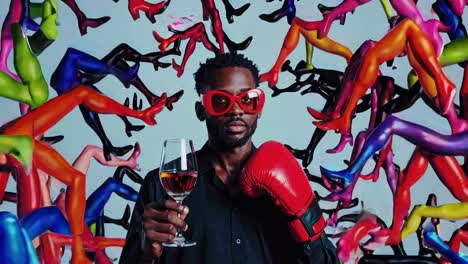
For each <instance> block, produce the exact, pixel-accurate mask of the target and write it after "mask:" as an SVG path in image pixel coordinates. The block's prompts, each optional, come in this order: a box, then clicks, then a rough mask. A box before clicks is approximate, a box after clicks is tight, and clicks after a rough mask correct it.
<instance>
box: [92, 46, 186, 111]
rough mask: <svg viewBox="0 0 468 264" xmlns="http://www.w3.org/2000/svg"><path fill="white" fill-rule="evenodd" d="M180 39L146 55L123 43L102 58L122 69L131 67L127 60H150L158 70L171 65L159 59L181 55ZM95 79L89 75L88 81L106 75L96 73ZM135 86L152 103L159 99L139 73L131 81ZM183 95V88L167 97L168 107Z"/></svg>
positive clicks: (170, 108) (96, 79)
mask: <svg viewBox="0 0 468 264" xmlns="http://www.w3.org/2000/svg"><path fill="white" fill-rule="evenodd" d="M179 46H180V39H179V40H177V41H175V42H174V47H173V48H171V49H169V50H167V51H166V52H164V53H163V52H151V53H148V54H145V55H142V54H140V53H139V52H138V51H136V50H135V49H133V48H132V47H130V46H129V45H127V44H125V43H122V44H120V45H118V46H117V47H115V48H114V49H113V50H112V51H111V52H110V53H109V54H107V55H106V56H104V57H103V58H102V61H104V62H106V63H107V64H111V65H115V66H116V67H118V68H119V69H120V70H123V71H128V69H129V68H130V67H129V65H128V64H127V61H132V62H135V63H139V62H148V63H152V64H153V67H154V70H155V71H157V70H158V68H159V67H161V68H166V67H169V66H170V64H169V63H163V62H159V59H161V58H163V57H165V56H168V55H180V54H181V53H180V50H179ZM93 77H95V79H93V80H91V76H87V78H86V79H87V83H95V82H98V81H99V80H100V79H101V78H103V77H104V76H102V75H94V76H93ZM131 84H132V85H133V86H135V87H136V88H137V89H138V90H139V91H140V92H141V93H143V95H144V96H145V98H146V100H148V103H149V104H150V105H152V104H153V103H154V102H156V101H157V100H158V99H159V96H157V95H155V94H153V93H152V92H151V91H150V90H149V89H148V88H147V87H146V85H145V84H144V83H143V81H142V80H141V79H140V77H139V76H138V75H136V76H135V78H134V80H133V82H132V83H131ZM182 95H183V90H181V91H179V92H177V93H175V94H174V95H172V96H170V97H168V98H167V104H166V107H167V109H169V110H172V109H173V105H172V104H173V103H175V102H177V101H178V100H179V99H180V97H181V96H182Z"/></svg>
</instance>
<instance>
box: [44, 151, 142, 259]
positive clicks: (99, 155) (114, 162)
mask: <svg viewBox="0 0 468 264" xmlns="http://www.w3.org/2000/svg"><path fill="white" fill-rule="evenodd" d="M139 155H140V147H139V145H138V143H137V144H136V145H135V148H134V152H133V154H132V155H131V156H130V157H129V159H128V160H122V159H119V158H117V157H115V156H113V155H111V160H110V161H106V160H105V159H104V153H103V150H102V149H100V148H98V147H96V146H91V145H88V146H86V147H85V148H84V149H83V151H82V152H81V154H80V155H79V156H78V158H77V159H76V160H75V161H74V162H73V165H72V166H73V168H75V169H76V170H78V171H79V172H81V173H82V174H84V175H87V173H88V168H89V164H90V161H91V158H94V159H96V161H98V162H99V163H100V164H102V165H104V166H124V167H118V169H117V170H116V171H123V169H122V168H124V169H125V171H126V172H127V171H131V172H133V173H135V172H134V171H133V170H132V168H137V167H138V165H137V163H136V162H137V158H138V156H139ZM128 166H131V167H132V168H130V167H128ZM135 174H136V173H135ZM136 175H138V174H136ZM140 178H141V176H140ZM53 180H54V178H53V177H50V176H49V175H47V174H46V173H44V172H41V171H39V182H40V186H41V194H42V198H43V201H42V203H43V204H44V205H45V206H48V205H51V202H50V201H51V198H50V187H51V184H53V183H51V182H52V181H53ZM132 180H133V178H132ZM142 180H143V179H141V181H142ZM117 181H120V182H121V181H122V178H118V179H117ZM112 190H115V191H116V192H118V193H120V194H121V195H123V197H125V198H127V197H128V198H129V199H133V198H134V193H135V191H133V189H131V188H130V187H128V186H126V185H125V186H122V187H120V185H119V183H118V182H109V183H107V184H103V185H101V186H100V187H99V188H98V189H97V190H95V191H94V192H93V194H91V196H90V197H88V199H87V202H86V204H87V205H86V210H85V222H86V223H88V221H86V219H93V218H96V217H97V216H95V215H96V213H95V212H96V211H97V212H102V211H103V208H104V205H105V203H106V202H107V200H108V199H109V196H110V193H111V192H112ZM129 194H130V195H129ZM106 195H107V196H106ZM91 197H102V198H103V199H101V200H99V199H96V198H92V199H90V198H91ZM104 197H107V199H105V198H104ZM61 202H62V203H61V205H62V206H64V204H65V197H63V201H61ZM63 211H64V210H63ZM88 224H89V223H88ZM50 239H51V238H50V237H46V236H44V237H42V238H41V244H44V245H50V244H51V243H53V241H51V240H50ZM45 247H47V246H45ZM40 250H54V248H43V247H42V248H40ZM100 251H103V250H99V252H100ZM41 253H42V252H41V251H39V255H40V256H41V258H42V257H43V256H44V254H41ZM49 253H50V254H52V255H60V254H58V253H56V252H49ZM99 254H100V255H102V254H101V253H99ZM104 256H105V254H104ZM45 261H48V262H49V261H51V260H49V259H45ZM56 262H58V263H59V262H60V259H59V260H57V261H56Z"/></svg>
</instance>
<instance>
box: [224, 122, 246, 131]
mask: <svg viewBox="0 0 468 264" xmlns="http://www.w3.org/2000/svg"><path fill="white" fill-rule="evenodd" d="M245 129H246V125H245V123H244V122H242V121H232V122H229V123H227V124H226V130H227V132H230V133H242V132H244V131H245Z"/></svg>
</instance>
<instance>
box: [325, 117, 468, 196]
mask: <svg viewBox="0 0 468 264" xmlns="http://www.w3.org/2000/svg"><path fill="white" fill-rule="evenodd" d="M393 135H398V136H401V137H403V138H405V139H406V140H408V141H410V142H411V143H413V144H415V145H416V146H418V147H420V148H422V149H424V150H426V151H430V152H432V153H435V154H438V155H464V154H465V153H466V152H467V149H466V145H465V146H464V145H463V144H464V143H463V142H464V141H466V140H468V132H466V133H460V134H457V135H442V134H439V133H437V132H435V131H434V130H431V129H429V128H427V127H423V126H420V125H417V124H414V123H411V122H408V121H404V120H401V119H399V118H397V117H395V116H389V117H388V118H387V119H385V120H384V121H383V122H382V123H381V124H380V125H379V126H377V127H376V128H375V129H374V131H373V132H372V133H371V134H370V135H369V137H368V138H367V139H366V143H365V144H364V146H363V147H362V151H361V152H360V153H359V155H358V157H357V158H356V159H355V160H354V161H353V162H352V163H351V165H350V166H349V168H348V169H346V170H343V171H339V172H334V171H331V170H328V169H325V168H323V167H321V170H322V175H323V176H325V178H326V179H327V180H328V181H330V182H331V183H336V184H338V185H339V186H347V185H349V184H350V183H351V182H352V181H353V179H354V178H355V176H356V174H357V173H358V172H359V171H360V170H361V169H362V167H363V166H364V164H365V162H366V161H367V160H368V159H369V158H370V157H371V156H372V155H373V154H374V153H375V152H377V151H379V150H381V149H382V148H383V147H384V146H385V145H386V144H387V142H388V140H389V139H390V138H391V136H393ZM458 188H460V186H459V187H458Z"/></svg>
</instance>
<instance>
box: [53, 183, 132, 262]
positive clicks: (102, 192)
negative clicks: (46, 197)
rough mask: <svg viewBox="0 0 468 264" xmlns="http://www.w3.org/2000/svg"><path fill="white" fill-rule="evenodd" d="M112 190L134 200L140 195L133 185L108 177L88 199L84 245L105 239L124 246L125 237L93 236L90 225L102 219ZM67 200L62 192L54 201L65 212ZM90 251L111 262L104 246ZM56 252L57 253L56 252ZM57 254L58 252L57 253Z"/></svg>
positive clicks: (54, 247)
mask: <svg viewBox="0 0 468 264" xmlns="http://www.w3.org/2000/svg"><path fill="white" fill-rule="evenodd" d="M112 192H116V193H117V194H118V195H119V196H121V197H123V198H124V199H129V200H132V201H135V200H136V197H137V196H138V193H137V192H136V191H135V190H133V189H132V188H131V187H129V186H127V185H125V184H123V183H121V182H120V181H118V180H116V179H113V178H109V179H107V180H106V181H105V182H104V183H103V184H102V185H101V186H100V187H99V188H98V189H96V190H95V191H94V192H93V193H92V194H91V195H90V197H88V199H87V201H86V211H85V224H86V225H84V227H83V229H84V233H83V238H84V245H85V246H86V244H88V243H92V244H96V243H97V241H99V240H103V242H105V241H107V242H105V243H112V244H113V246H123V244H124V243H125V239H119V238H104V237H102V238H99V236H93V234H92V233H91V231H90V229H89V227H88V225H90V224H91V223H92V222H95V221H97V220H100V219H101V218H102V216H103V213H104V206H105V204H106V203H107V202H108V200H109V198H110V195H111V194H112ZM65 201H66V195H65V193H64V192H62V193H60V194H59V195H58V197H57V199H56V200H55V201H54V204H55V205H56V206H57V207H58V208H59V209H60V210H62V211H63V212H65ZM46 239H51V238H49V237H46ZM51 243H52V244H50V245H54V244H57V243H60V242H57V241H54V240H53V239H52V240H51ZM56 246H57V245H55V246H51V247H49V248H48V250H52V251H54V250H56ZM109 246H110V245H109ZM87 249H88V250H90V251H95V252H96V255H95V260H96V262H97V263H111V262H109V261H110V259H109V257H108V256H107V255H106V253H105V251H104V247H98V246H94V247H93V248H88V247H87ZM54 254H55V253H54ZM55 255H56V254H55ZM55 259H57V260H58V262H60V257H58V258H57V257H56V258H55Z"/></svg>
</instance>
